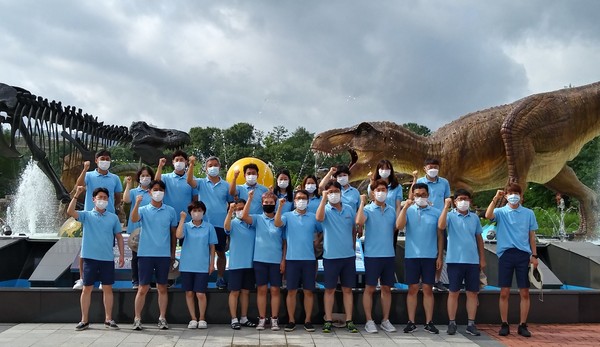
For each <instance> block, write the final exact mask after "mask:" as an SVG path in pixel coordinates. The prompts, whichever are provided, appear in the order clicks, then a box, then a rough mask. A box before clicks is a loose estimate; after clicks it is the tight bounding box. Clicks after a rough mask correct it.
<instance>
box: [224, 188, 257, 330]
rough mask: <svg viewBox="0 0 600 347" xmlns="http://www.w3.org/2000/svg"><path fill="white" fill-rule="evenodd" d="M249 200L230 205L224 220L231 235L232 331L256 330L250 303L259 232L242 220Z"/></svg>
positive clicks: (230, 304) (230, 291)
mask: <svg viewBox="0 0 600 347" xmlns="http://www.w3.org/2000/svg"><path fill="white" fill-rule="evenodd" d="M245 205H246V201H245V200H242V199H238V200H237V201H236V202H235V203H231V204H229V210H228V211H227V217H225V222H224V228H225V232H227V233H229V238H230V241H229V281H228V285H227V287H228V289H229V313H230V314H231V328H232V329H234V330H239V329H241V328H242V326H245V327H256V323H254V322H252V321H251V320H249V319H248V300H249V295H250V290H253V289H254V286H255V284H256V279H255V277H254V268H253V267H252V261H253V259H254V241H255V238H256V229H255V228H254V227H253V226H252V225H250V224H248V223H246V222H244V221H243V220H242V217H243V214H244V211H243V210H244V206H245ZM238 298H239V299H240V319H239V320H238V318H237V317H238V316H237V306H238Z"/></svg>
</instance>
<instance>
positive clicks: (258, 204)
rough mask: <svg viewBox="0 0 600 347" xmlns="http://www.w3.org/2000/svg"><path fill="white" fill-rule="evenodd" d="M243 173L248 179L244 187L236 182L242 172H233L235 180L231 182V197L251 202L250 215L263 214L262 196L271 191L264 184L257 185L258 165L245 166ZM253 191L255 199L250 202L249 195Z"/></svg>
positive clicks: (235, 170) (236, 169) (236, 170)
mask: <svg viewBox="0 0 600 347" xmlns="http://www.w3.org/2000/svg"><path fill="white" fill-rule="evenodd" d="M242 169H243V170H242V172H243V173H244V177H245V178H246V183H244V184H242V185H236V184H235V182H236V181H237V178H238V177H239V175H240V170H239V169H238V168H235V169H234V170H233V180H232V181H231V182H229V195H231V196H233V197H237V198H239V199H243V200H246V202H251V204H250V208H251V209H250V214H261V213H262V212H263V210H262V201H261V199H262V196H263V194H264V193H266V192H267V191H268V190H269V189H267V187H265V186H263V185H262V184H259V183H257V180H258V165H256V164H255V163H249V164H246V165H244V167H243V168H242ZM251 190H253V191H254V198H253V200H252V201H248V193H249V192H250V191H251Z"/></svg>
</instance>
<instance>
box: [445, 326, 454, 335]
mask: <svg viewBox="0 0 600 347" xmlns="http://www.w3.org/2000/svg"><path fill="white" fill-rule="evenodd" d="M446 332H447V333H448V335H454V334H456V323H450V324H448V330H446Z"/></svg>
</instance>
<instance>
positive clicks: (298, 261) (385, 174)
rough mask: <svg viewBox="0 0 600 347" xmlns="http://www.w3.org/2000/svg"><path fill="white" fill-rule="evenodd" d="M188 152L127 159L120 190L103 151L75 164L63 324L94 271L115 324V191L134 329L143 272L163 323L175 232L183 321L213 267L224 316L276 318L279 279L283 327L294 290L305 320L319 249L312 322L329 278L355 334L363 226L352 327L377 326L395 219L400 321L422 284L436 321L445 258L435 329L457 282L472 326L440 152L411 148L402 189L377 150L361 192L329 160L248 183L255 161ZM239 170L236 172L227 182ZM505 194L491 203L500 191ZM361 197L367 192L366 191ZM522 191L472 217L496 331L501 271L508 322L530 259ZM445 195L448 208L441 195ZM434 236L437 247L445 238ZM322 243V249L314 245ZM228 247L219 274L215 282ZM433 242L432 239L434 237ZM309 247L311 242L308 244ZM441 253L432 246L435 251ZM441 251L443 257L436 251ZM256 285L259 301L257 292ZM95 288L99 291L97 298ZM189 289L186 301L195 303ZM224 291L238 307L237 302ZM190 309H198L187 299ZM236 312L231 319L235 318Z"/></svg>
mask: <svg viewBox="0 0 600 347" xmlns="http://www.w3.org/2000/svg"><path fill="white" fill-rule="evenodd" d="M196 161H197V159H196V158H195V157H193V156H191V157H188V156H187V154H186V153H185V152H183V151H176V152H174V153H173V155H172V165H173V168H174V171H173V172H171V173H167V174H163V173H162V170H163V168H164V166H165V165H166V164H167V161H166V159H164V158H162V159H161V160H160V161H159V163H158V168H157V171H156V173H154V172H153V170H152V169H151V168H149V167H143V168H141V169H140V170H139V171H138V173H137V175H136V177H135V181H136V182H137V183H138V186H137V187H135V188H133V187H132V186H133V180H134V178H132V177H127V178H126V179H125V183H126V187H125V192H124V193H122V186H121V182H120V180H119V178H118V176H116V175H114V174H112V173H110V172H109V167H110V153H109V152H108V151H105V150H103V151H100V152H98V153H97V155H96V164H97V168H96V169H95V170H93V171H88V170H89V166H90V165H89V164H90V163H89V162H86V163H84V169H83V171H82V174H81V176H80V178H79V179H78V184H77V185H78V187H77V189H76V192H75V196H74V199H73V201H72V202H71V204H70V205H69V209H68V213H69V214H70V215H71V216H73V217H74V218H76V219H77V220H79V221H80V222H81V223H82V224H83V228H84V229H83V243H82V251H81V259H82V265H81V269H82V275H81V281H82V285H83V290H82V294H81V297H82V299H81V311H82V318H81V322H80V323H79V324H78V325H77V327H76V330H84V329H86V328H87V327H88V326H89V319H88V311H89V304H90V302H89V301H90V294H91V289H92V288H93V284H94V282H96V281H98V280H99V281H101V283H102V286H103V287H102V290H103V292H104V295H105V301H104V303H105V310H106V319H105V326H106V327H107V328H114V329H116V328H118V326H117V324H116V323H115V322H114V320H113V319H112V317H111V311H112V284H113V283H114V256H113V254H112V249H113V242H114V237H115V236H116V241H117V245H118V249H119V251H120V258H119V264H118V265H119V266H122V259H123V258H122V257H123V238H122V237H121V234H120V224H119V223H118V218H117V217H116V215H115V214H114V212H115V208H114V206H115V204H117V205H118V204H119V202H120V201H121V200H123V201H124V202H129V203H131V204H132V207H131V211H130V214H129V221H128V223H127V231H128V232H130V233H131V232H132V231H134V230H135V229H140V232H139V245H138V248H137V251H136V252H133V256H134V258H133V259H132V282H133V286H134V288H137V294H136V298H135V313H134V323H133V329H134V330H142V328H143V327H142V322H141V314H142V311H143V307H144V303H145V298H146V294H147V292H148V290H149V288H150V284H151V283H153V282H154V283H156V287H157V289H158V305H159V319H158V327H159V328H161V329H168V323H167V321H166V310H167V305H168V295H167V290H168V273H169V270H170V269H172V268H173V263H174V262H175V261H176V260H175V250H176V245H177V239H180V240H182V246H181V255H180V258H179V271H180V273H181V275H180V279H181V284H182V288H183V289H184V291H185V292H186V296H185V297H186V304H187V307H188V310H189V314H190V318H191V319H190V322H189V324H188V328H190V329H194V328H206V327H207V322H206V318H205V313H206V306H207V302H206V295H205V293H206V290H207V286H208V278H209V276H210V275H211V274H212V272H213V271H214V270H215V265H216V271H217V282H216V286H217V287H219V288H226V287H227V288H228V289H229V291H230V294H229V310H230V314H231V328H232V329H236V330H237V329H241V328H242V327H253V328H256V329H258V330H264V329H265V328H266V327H267V325H270V329H271V330H280V329H281V327H280V322H279V318H278V316H279V311H280V302H281V297H280V288H281V287H282V285H283V281H284V278H285V282H286V283H285V286H286V288H287V295H286V308H287V312H288V319H287V323H286V324H285V326H284V329H285V331H293V330H294V329H295V328H296V317H297V315H296V301H297V299H296V298H297V291H298V290H302V292H303V308H304V315H303V316H304V324H303V327H304V329H305V330H307V331H310V332H312V331H315V328H314V326H313V324H312V323H311V320H312V318H313V314H312V310H313V303H314V296H313V292H314V290H315V288H316V278H317V269H318V262H317V259H318V258H321V257H322V259H323V278H324V281H323V282H324V288H325V292H324V311H325V317H324V323H323V326H322V331H323V332H324V333H329V332H331V331H332V329H333V306H334V294H335V291H336V288H338V286H339V287H341V291H342V297H343V307H344V311H345V321H346V323H345V328H346V329H347V330H348V331H349V332H351V333H356V332H358V329H357V327H356V325H355V324H354V323H353V319H352V313H353V307H352V305H353V292H352V289H353V287H355V285H356V265H355V260H356V250H355V247H356V238H357V237H360V236H363V235H364V241H363V242H364V264H365V290H364V294H363V308H364V312H365V315H366V319H367V322H366V324H365V327H364V329H365V331H366V332H368V333H375V332H377V331H378V328H377V325H376V324H375V322H374V320H373V317H372V307H373V294H375V292H376V291H377V289H379V291H380V295H381V308H382V317H383V319H382V321H381V322H380V325H379V327H380V328H381V329H383V330H384V331H387V332H393V331H396V328H395V327H394V325H393V324H392V323H391V322H390V320H389V313H390V308H391V305H392V296H391V289H392V288H393V287H394V285H395V283H396V282H397V279H396V277H395V262H396V240H397V232H398V230H404V232H405V257H404V272H405V279H404V282H405V283H406V284H408V288H409V289H408V295H407V299H406V305H407V311H408V322H407V325H406V327H405V328H404V330H403V331H404V332H405V333H410V332H413V331H415V330H417V326H416V324H415V314H416V309H417V307H416V306H417V294H418V292H419V290H421V291H422V292H423V307H424V311H425V316H426V321H425V327H424V329H425V330H426V331H428V332H430V333H435V334H437V333H439V330H438V329H437V328H436V327H435V325H434V324H433V307H434V297H433V292H432V287H433V284H434V283H435V281H436V271H439V270H441V268H442V265H443V264H444V262H445V263H446V265H447V272H448V278H449V290H450V293H449V297H448V304H447V305H448V307H447V309H448V316H449V317H448V318H449V324H448V330H447V333H448V334H455V333H456V332H457V325H456V321H455V316H456V311H457V305H458V296H459V292H460V290H461V288H462V287H463V284H464V288H465V290H466V292H467V313H468V325H467V328H466V333H469V334H473V335H479V331H478V330H477V328H476V326H475V315H476V311H477V293H478V292H479V288H480V286H479V283H480V281H479V278H480V272H481V271H483V269H484V268H485V266H486V263H485V257H484V249H483V239H482V237H481V232H482V229H481V224H480V222H479V217H478V216H477V214H475V213H474V212H472V211H471V209H470V208H471V201H472V196H471V193H470V192H469V191H467V190H464V189H457V190H456V191H455V192H454V196H453V197H454V199H452V198H451V195H450V194H451V193H450V185H449V183H448V181H447V180H446V179H444V178H442V177H439V175H438V173H439V169H440V163H439V161H438V160H436V159H428V160H427V161H425V166H424V168H423V169H424V171H425V172H426V174H425V176H423V177H421V178H418V179H417V177H416V172H415V173H414V175H415V179H414V181H413V183H412V186H411V188H410V190H409V193H408V197H407V199H406V200H404V199H403V194H402V186H401V185H400V183H399V182H398V180H397V178H396V176H395V173H394V169H393V166H392V163H391V162H390V161H388V160H381V161H380V162H379V163H378V164H377V167H376V169H375V172H374V173H373V174H371V177H370V179H371V180H370V184H369V187H368V190H367V194H363V195H361V194H360V193H359V191H358V190H357V189H356V188H354V187H352V186H351V185H350V184H349V182H350V169H349V168H348V167H347V166H338V167H333V168H331V170H330V171H329V172H328V173H327V174H326V175H325V177H323V178H322V179H321V180H320V181H319V180H318V179H317V177H315V176H314V175H308V176H306V177H304V179H303V180H302V182H301V184H300V185H299V186H298V187H295V188H294V187H293V186H292V183H291V175H290V173H289V171H287V170H281V171H280V172H278V173H277V175H276V184H275V185H274V188H271V187H266V186H264V185H261V184H259V183H257V182H258V178H259V175H260V172H259V168H258V166H257V165H256V164H253V163H249V164H247V165H245V166H244V167H243V168H242V171H240V170H238V169H236V170H235V171H234V177H233V180H232V182H227V181H226V180H224V179H223V178H221V176H220V172H221V163H220V161H219V159H218V158H216V157H209V158H207V159H206V160H205V163H204V166H203V171H204V172H205V173H206V177H202V178H196V177H195V176H194V167H195V165H196ZM240 174H243V175H244V178H245V183H244V184H242V185H236V184H235V182H236V181H237V179H238V177H239V175H240ZM83 191H85V194H86V195H85V207H84V211H76V210H75V206H76V201H77V198H79V196H80V195H81V194H82V193H83ZM504 198H506V201H507V204H506V205H505V206H503V207H499V205H502V201H503V199H504ZM369 201H371V202H369ZM521 201H522V191H521V187H519V186H518V185H516V184H511V185H509V186H508V187H507V188H506V190H505V191H504V190H499V191H498V192H497V194H496V196H495V197H494V199H493V200H492V202H490V205H489V207H488V209H487V211H486V217H487V218H490V219H493V220H495V221H496V222H497V226H498V231H497V239H498V246H497V252H498V257H499V284H500V286H501V294H500V312H501V319H502V326H501V329H500V334H501V335H507V334H508V333H510V328H509V325H508V323H507V312H508V295H509V293H510V287H511V285H512V276H513V273H516V276H517V284H518V286H519V288H520V290H521V301H522V302H521V322H520V324H519V328H518V332H519V334H521V335H523V336H531V334H530V332H529V331H528V330H527V324H526V319H527V314H528V309H529V296H528V287H529V281H528V279H527V270H528V267H529V264H530V263H531V264H532V266H537V252H536V248H535V230H537V223H536V221H535V216H534V215H533V213H532V212H531V210H529V209H527V208H525V207H523V206H522V205H521ZM453 207H454V208H453ZM446 243H447V246H446ZM321 248H322V252H321ZM227 249H229V266H228V276H227V277H228V280H227V281H225V268H226V267H227V264H226V263H227V257H226V255H225V252H226V251H227ZM445 249H446V250H445ZM321 253H322V254H321ZM445 253H446V254H445ZM444 254H445V261H444ZM255 288H256V292H257V296H256V306H257V308H258V313H259V317H258V321H254V320H251V319H249V317H248V306H249V292H250V291H251V290H254V289H255ZM268 293H269V294H270V309H271V312H270V314H268V313H267V299H268V295H267V294H268ZM106 298H109V300H107V299H106ZM196 301H197V303H198V304H197V306H196ZM238 302H239V306H240V307H239V311H240V315H238ZM196 307H197V308H198V311H197V310H196ZM238 317H239V318H238Z"/></svg>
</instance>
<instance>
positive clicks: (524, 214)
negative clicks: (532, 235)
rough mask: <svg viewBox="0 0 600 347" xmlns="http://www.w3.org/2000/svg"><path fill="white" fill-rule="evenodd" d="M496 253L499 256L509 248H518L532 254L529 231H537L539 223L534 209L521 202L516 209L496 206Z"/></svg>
mask: <svg viewBox="0 0 600 347" xmlns="http://www.w3.org/2000/svg"><path fill="white" fill-rule="evenodd" d="M494 216H496V218H495V221H496V226H497V230H496V240H497V244H496V254H498V258H500V257H501V256H502V254H503V253H504V251H506V250H507V249H509V248H517V249H520V250H522V251H524V252H527V253H529V254H531V246H530V244H529V232H530V231H537V230H538V224H537V220H536V219H535V215H534V214H533V211H532V210H530V209H528V208H525V207H523V206H522V205H521V204H519V207H517V208H516V209H514V210H513V209H512V208H510V206H508V205H506V206H504V207H500V208H495V209H494Z"/></svg>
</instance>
